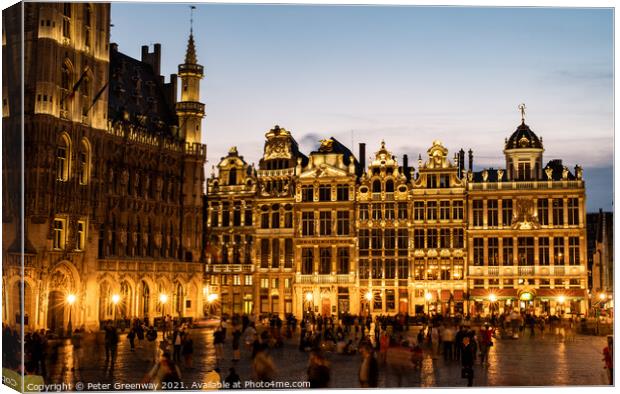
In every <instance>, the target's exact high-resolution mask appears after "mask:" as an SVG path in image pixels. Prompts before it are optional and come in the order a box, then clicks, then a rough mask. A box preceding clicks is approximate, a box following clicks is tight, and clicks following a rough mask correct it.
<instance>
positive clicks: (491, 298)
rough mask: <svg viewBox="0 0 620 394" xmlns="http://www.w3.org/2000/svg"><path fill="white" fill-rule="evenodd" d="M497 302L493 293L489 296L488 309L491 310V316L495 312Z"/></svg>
mask: <svg viewBox="0 0 620 394" xmlns="http://www.w3.org/2000/svg"><path fill="white" fill-rule="evenodd" d="M496 301H497V296H496V295H495V294H493V293H491V294H489V309H490V310H491V315H493V312H494V310H495V302H496Z"/></svg>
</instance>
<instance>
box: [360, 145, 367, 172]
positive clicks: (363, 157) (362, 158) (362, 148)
mask: <svg viewBox="0 0 620 394" xmlns="http://www.w3.org/2000/svg"><path fill="white" fill-rule="evenodd" d="M359 146H360V157H359V161H360V167H361V168H362V173H364V171H366V143H365V142H360V144H359Z"/></svg>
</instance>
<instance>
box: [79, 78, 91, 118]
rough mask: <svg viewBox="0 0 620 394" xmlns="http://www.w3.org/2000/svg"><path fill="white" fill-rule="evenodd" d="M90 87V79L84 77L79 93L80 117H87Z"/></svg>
mask: <svg viewBox="0 0 620 394" xmlns="http://www.w3.org/2000/svg"><path fill="white" fill-rule="evenodd" d="M90 87H91V83H90V78H89V77H84V79H83V80H82V84H81V85H80V92H81V94H82V116H88V110H89V109H90V97H91V92H90Z"/></svg>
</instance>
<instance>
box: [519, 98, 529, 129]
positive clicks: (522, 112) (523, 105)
mask: <svg viewBox="0 0 620 394" xmlns="http://www.w3.org/2000/svg"><path fill="white" fill-rule="evenodd" d="M518 108H519V111H521V123H522V124H525V109H526V108H527V107H526V106H525V104H524V103H521V104H519V107H518Z"/></svg>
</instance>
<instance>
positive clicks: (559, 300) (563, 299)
mask: <svg viewBox="0 0 620 394" xmlns="http://www.w3.org/2000/svg"><path fill="white" fill-rule="evenodd" d="M565 301H566V297H564V296H563V295H561V296H559V297H558V302H559V303H560V315H562V314H564V302H565Z"/></svg>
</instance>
